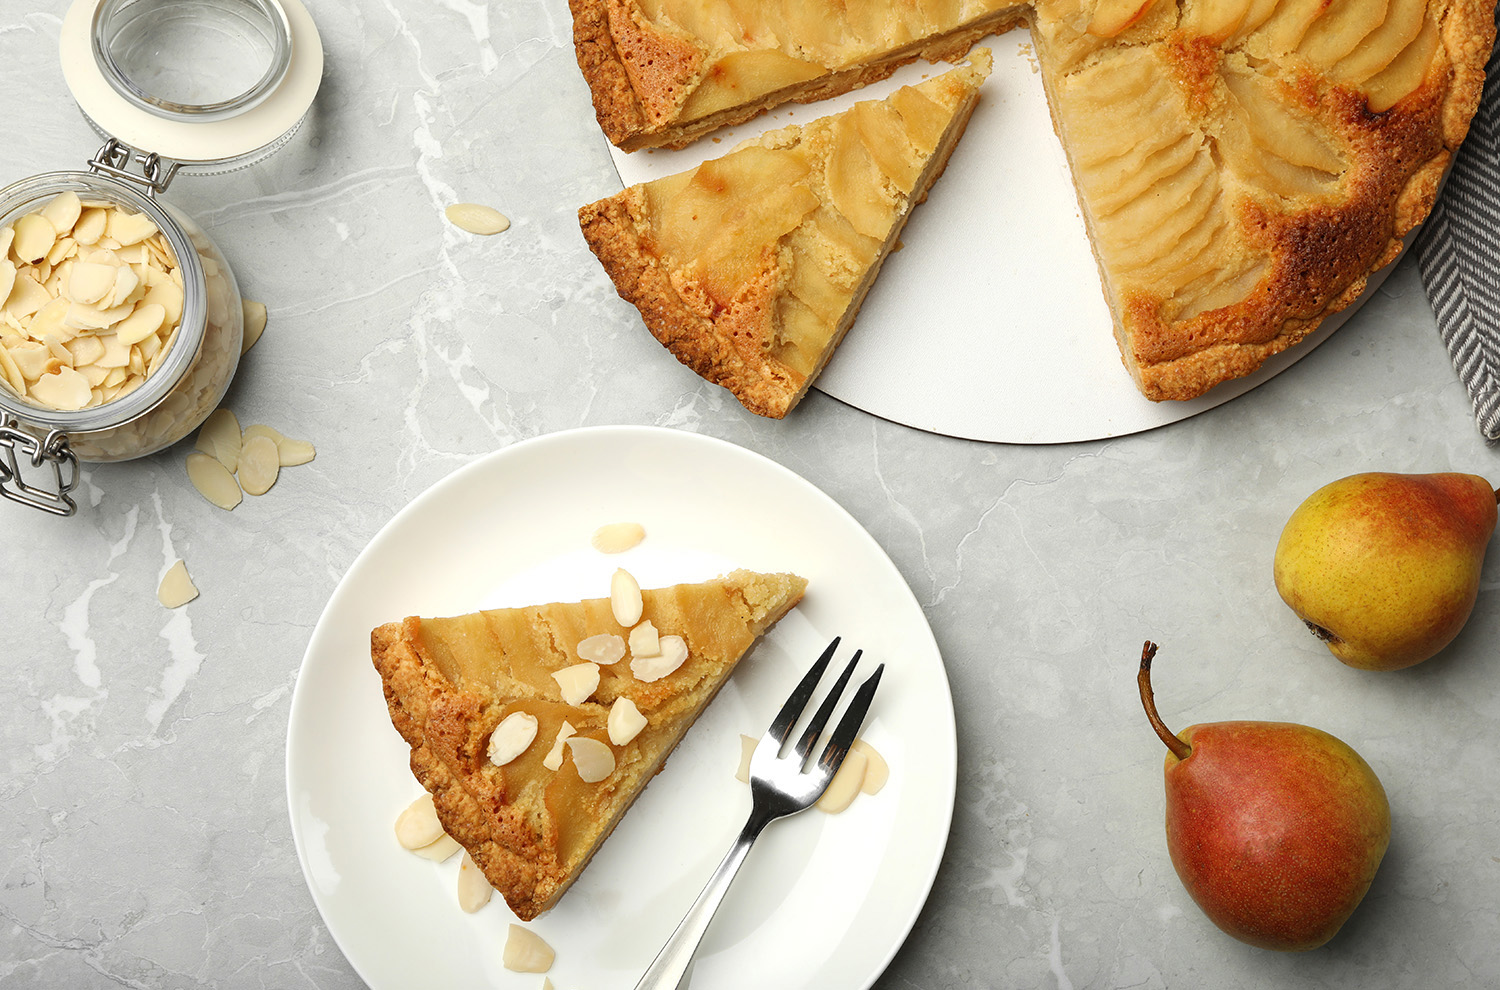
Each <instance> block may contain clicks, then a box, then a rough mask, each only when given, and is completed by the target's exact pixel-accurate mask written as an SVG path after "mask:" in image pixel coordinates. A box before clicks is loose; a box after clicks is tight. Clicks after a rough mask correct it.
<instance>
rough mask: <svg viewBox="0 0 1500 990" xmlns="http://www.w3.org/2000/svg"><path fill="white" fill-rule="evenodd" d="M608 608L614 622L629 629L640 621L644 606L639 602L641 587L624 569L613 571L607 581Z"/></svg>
mask: <svg viewBox="0 0 1500 990" xmlns="http://www.w3.org/2000/svg"><path fill="white" fill-rule="evenodd" d="M609 607H610V611H612V612H613V613H614V616H615V621H616V622H618V623H619V624H620V625H622V626H624V627H625V628H627V629H629V628H630V627H631V626H633V625H635V624H636V623H637V622H640V621H641V611H642V609H643V608H644V604H643V602H642V600H641V586H640V583H639V582H637V581H636V579H635V576H634V575H632V574H631V573H630V572H629V571H627V570H626V569H625V568H623V567H621V568H618V569H616V570H615V573H614V575H613V576H612V577H611V578H610V579H609Z"/></svg>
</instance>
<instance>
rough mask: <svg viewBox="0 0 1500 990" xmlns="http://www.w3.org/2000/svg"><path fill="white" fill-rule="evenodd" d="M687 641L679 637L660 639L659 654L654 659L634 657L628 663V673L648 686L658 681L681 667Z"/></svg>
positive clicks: (686, 654)
mask: <svg viewBox="0 0 1500 990" xmlns="http://www.w3.org/2000/svg"><path fill="white" fill-rule="evenodd" d="M687 656H688V648H687V641H686V640H684V639H683V638H682V637H681V636H663V637H661V654H660V655H659V656H654V657H635V658H634V659H632V660H631V661H630V672H631V673H632V674H634V675H635V679H636V680H638V681H645V682H646V683H647V684H650V683H651V682H652V681H659V680H661V679H662V678H663V677H666V676H667V675H668V674H670V673H672V671H674V670H676V669H677V668H678V667H681V666H682V664H683V661H685V660H686V659H687Z"/></svg>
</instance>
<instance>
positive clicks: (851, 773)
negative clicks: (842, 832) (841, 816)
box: [817, 749, 867, 815]
mask: <svg viewBox="0 0 1500 990" xmlns="http://www.w3.org/2000/svg"><path fill="white" fill-rule="evenodd" d="M866 762H867V761H866V759H865V754H863V753H861V752H859V751H858V750H856V749H850V750H849V752H848V753H847V754H845V756H844V762H843V763H841V764H839V772H838V773H836V774H834V775H833V779H832V780H831V781H829V782H828V789H827V790H825V791H824V792H823V794H822V796H821V797H819V798H818V801H817V807H818V809H819V810H820V811H826V812H828V813H829V814H830V815H836V814H838V813H839V812H841V811H843V810H844V809H845V808H847V807H849V805H850V803H852V802H853V801H854V798H855V796H856V795H857V794H859V791H860V787H861V786H862V785H863V784H864V781H865V764H866Z"/></svg>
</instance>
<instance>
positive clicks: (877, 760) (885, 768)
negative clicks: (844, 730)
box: [849, 739, 891, 794]
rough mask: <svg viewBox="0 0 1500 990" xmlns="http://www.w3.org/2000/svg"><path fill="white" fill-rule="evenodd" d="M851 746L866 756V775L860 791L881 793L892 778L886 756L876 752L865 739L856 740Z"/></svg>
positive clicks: (853, 749)
mask: <svg viewBox="0 0 1500 990" xmlns="http://www.w3.org/2000/svg"><path fill="white" fill-rule="evenodd" d="M849 748H850V750H852V751H853V752H856V753H863V754H864V756H865V775H864V780H863V782H862V783H861V784H860V787H859V789H860V791H861V792H862V793H864V794H879V793H880V789H881V788H882V787H884V786H885V783H886V781H888V780H890V779H891V768H890V764H888V763H886V762H885V757H883V756H881V755H880V754H879V753H878V752H876V750H875V747H874V746H871V745H870V744H869V743H867V742H865V741H864V740H863V739H856V740H854V744H853V745H852V746H850V747H849Z"/></svg>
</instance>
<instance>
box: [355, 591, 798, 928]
mask: <svg viewBox="0 0 1500 990" xmlns="http://www.w3.org/2000/svg"><path fill="white" fill-rule="evenodd" d="M806 585H807V582H806V581H805V580H803V579H802V578H800V577H797V576H796V575H794V574H758V573H755V572H752V571H745V570H739V571H734V572H732V573H730V574H728V575H725V576H723V577H719V578H715V579H714V580H712V581H706V582H703V583H700V584H680V585H676V586H673V587H670V588H661V589H655V590H648V591H643V592H642V594H641V598H642V602H643V610H642V621H650V622H651V623H652V624H653V625H654V627H655V629H656V630H657V631H658V633H660V634H661V636H662V637H663V639H664V640H665V638H666V637H668V636H678V637H681V638H682V640H683V641H685V643H686V648H687V656H686V659H685V660H683V661H682V663H681V665H680V666H678V667H676V668H675V669H674V670H672V671H671V672H670V673H666V674H665V675H663V676H655V675H656V674H657V673H659V671H657V672H647V671H646V670H644V669H643V670H642V672H641V675H640V676H637V674H636V673H635V671H634V670H633V669H632V658H631V657H630V655H629V654H628V653H627V654H626V655H625V657H624V658H622V659H620V660H618V661H617V662H614V663H611V664H608V665H601V666H600V667H599V668H598V670H599V682H598V686H597V688H595V689H594V690H592V691H591V692H590V693H589V695H588V697H587V698H586V699H584V700H583V701H581V702H579V703H577V704H570V703H569V702H568V701H567V700H564V697H563V694H562V682H561V681H559V680H558V679H556V678H554V677H553V676H552V675H553V673H554V672H556V671H560V670H563V669H564V668H568V667H573V666H576V665H578V664H580V663H581V662H583V661H581V660H580V658H579V651H578V644H579V643H580V642H582V641H584V640H586V639H588V638H590V637H593V636H599V635H618V636H621V637H625V636H627V635H628V634H629V632H630V630H628V629H626V628H624V627H622V626H621V625H620V624H619V623H617V622H616V621H615V616H614V613H613V611H612V609H611V605H610V600H609V599H607V598H603V599H595V600H590V601H583V602H576V603H567V604H563V603H556V604H549V605H537V606H532V607H527V608H511V609H493V610H489V611H483V612H475V613H472V614H469V615H461V616H455V617H451V618H430V619H424V618H415V617H413V618H407V619H405V620H403V621H400V622H391V623H388V624H386V625H383V626H380V627H379V628H377V629H375V630H374V632H373V633H372V634H371V637H370V655H371V658H372V660H373V661H374V664H375V669H376V670H377V671H379V673H380V678H381V681H382V682H383V684H384V687H385V697H386V703H387V705H388V707H389V709H390V716H391V722H392V723H393V724H394V725H395V727H396V729H397V730H398V731H399V732H400V733H401V735H402V737H403V738H404V739H405V740H406V742H407V743H408V744H409V745H410V746H411V769H412V773H413V774H414V775H415V776H416V778H417V780H418V781H420V782H421V784H422V786H423V787H425V788H427V790H428V791H430V792H431V793H432V796H433V804H434V806H435V807H436V809H437V813H438V818H439V819H440V820H441V821H442V824H443V828H444V829H445V830H446V831H447V833H448V834H449V835H451V836H453V838H454V839H456V840H458V842H459V843H461V844H462V845H463V847H464V848H465V849H467V850H468V852H469V854H470V856H472V857H473V860H474V862H475V864H476V865H477V866H478V867H479V868H480V869H481V870H482V871H483V872H484V875H485V876H486V877H487V878H488V879H489V881H490V883H491V884H492V885H493V886H494V887H495V889H496V890H498V891H499V892H500V894H501V895H502V896H503V897H504V898H505V901H506V903H507V904H508V905H510V908H511V910H512V911H514V912H515V914H516V916H517V917H518V918H520V919H521V920H523V921H529V920H531V919H532V918H535V917H536V916H537V915H539V914H541V913H542V912H543V911H546V910H548V909H549V908H551V907H552V906H553V905H554V904H556V903H557V900H558V898H560V897H561V896H562V895H563V893H564V891H566V890H567V889H568V887H569V886H570V885H571V884H572V883H573V881H574V880H576V879H577V878H578V874H579V873H580V872H581V871H582V870H583V868H584V867H585V866H586V865H587V864H588V862H589V860H590V858H592V856H593V855H594V852H595V851H596V850H597V849H598V848H599V845H600V843H602V842H603V841H604V840H605V839H606V838H607V837H608V836H609V834H610V832H612V831H613V830H614V828H615V825H616V824H617V823H618V822H619V821H620V818H621V816H623V815H624V814H625V812H626V810H627V809H629V807H630V805H631V804H632V803H633V802H634V801H635V799H636V797H637V796H639V794H640V793H641V791H642V789H643V788H645V786H646V784H647V783H649V782H650V780H651V778H652V777H653V776H654V775H655V774H656V773H657V771H659V770H660V769H661V767H662V764H663V763H664V762H665V760H666V759H667V756H668V755H669V754H670V753H671V752H672V750H673V748H674V747H676V745H677V743H678V741H679V740H681V739H682V737H683V734H684V733H685V732H686V731H687V730H688V728H689V727H690V726H691V725H692V724H693V722H694V721H695V720H696V719H697V718H698V716H699V714H700V713H701V712H702V711H703V709H704V707H705V706H706V705H707V704H708V703H709V701H711V700H712V699H713V697H714V695H715V694H717V693H718V691H719V689H720V688H721V687H722V686H723V685H724V683H725V681H726V680H727V679H728V678H729V675H730V673H731V672H732V671H733V670H734V668H735V665H736V664H737V663H738V662H739V660H740V658H741V657H743V656H744V655H745V653H746V651H748V650H749V649H750V647H751V645H752V644H753V643H754V642H755V641H756V639H757V638H758V637H759V636H760V635H761V634H762V633H764V632H765V631H766V630H767V629H768V628H770V627H771V626H772V625H773V624H774V623H775V622H776V621H777V620H778V619H780V618H781V617H782V616H783V615H785V614H786V613H787V612H788V611H789V610H790V609H791V608H792V607H793V606H795V605H796V604H797V602H798V601H799V600H800V599H801V597H802V592H803V590H804V589H805V588H806ZM646 678H650V679H649V680H648V679H646ZM619 698H627V699H629V700H630V702H632V703H633V704H634V706H635V708H636V710H637V711H639V713H640V714H641V715H642V716H644V718H645V725H644V727H643V728H641V729H640V730H639V732H638V733H637V734H636V735H635V736H634V737H633V738H630V739H629V740H628V741H626V742H624V743H623V744H621V745H616V744H614V742H613V741H612V738H611V735H610V733H609V714H610V711H611V708H612V707H613V706H614V704H615V702H616V699H619ZM516 713H522V714H524V715H528V716H530V717H531V718H534V719H535V724H536V733H535V736H534V738H533V739H532V740H531V741H530V743H529V745H527V746H525V748H524V749H523V750H522V751H521V752H520V754H519V755H517V756H515V757H514V758H512V759H509V760H507V761H506V762H504V764H503V765H496V764H495V763H494V762H492V760H491V745H490V744H491V737H492V734H494V733H495V731H496V728H497V727H498V726H499V725H500V724H501V723H502V721H504V720H505V719H507V718H508V717H509V716H512V715H514V714H516ZM523 721H524V720H523ZM564 723H566V724H567V725H568V726H570V727H571V728H572V729H573V730H574V734H572V735H568V738H570V739H572V740H573V741H574V743H573V744H564V745H560V746H556V740H557V738H558V736H559V732H560V730H562V729H563V727H564ZM564 735H567V734H566V733H564ZM585 740H587V741H588V742H584V743H583V745H585V746H589V747H592V749H593V750H595V751H598V752H604V750H602V749H601V748H600V747H601V746H602V747H607V752H608V753H609V754H610V755H611V756H612V757H613V763H612V765H611V766H610V769H609V770H608V773H607V774H605V775H604V776H602V777H600V778H599V779H592V780H586V779H585V776H589V777H594V776H597V773H598V771H599V770H600V769H602V768H600V767H590V768H589V771H590V772H588V773H581V772H580V764H579V759H581V758H579V759H575V753H578V752H582V750H581V749H579V748H577V745H576V744H578V743H579V742H580V741H585ZM555 746H556V748H557V749H558V753H557V754H555V755H554V754H553V753H552V751H553V749H554V747H555ZM549 756H553V759H552V760H549V759H548V757H549ZM558 758H560V759H561V762H560V763H558V762H556V759H558ZM549 763H551V764H552V765H553V766H556V769H555V770H554V769H549V767H548V764H549ZM607 763H608V761H607V760H606V764H607Z"/></svg>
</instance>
